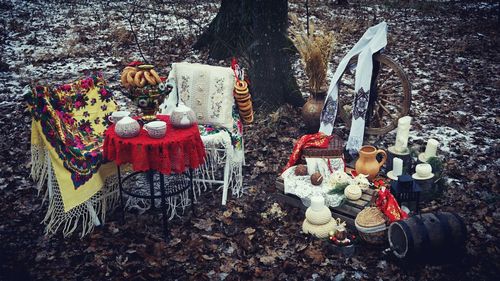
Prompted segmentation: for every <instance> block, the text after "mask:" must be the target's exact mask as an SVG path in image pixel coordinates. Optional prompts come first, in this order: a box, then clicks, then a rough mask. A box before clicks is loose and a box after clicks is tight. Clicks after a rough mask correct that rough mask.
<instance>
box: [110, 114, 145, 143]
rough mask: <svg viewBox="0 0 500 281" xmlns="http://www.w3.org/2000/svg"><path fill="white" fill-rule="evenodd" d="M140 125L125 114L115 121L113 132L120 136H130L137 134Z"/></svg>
mask: <svg viewBox="0 0 500 281" xmlns="http://www.w3.org/2000/svg"><path fill="white" fill-rule="evenodd" d="M140 130H141V125H139V122H137V121H136V120H134V119H133V118H132V117H129V116H125V117H123V118H122V119H121V120H120V121H118V122H117V123H116V126H115V133H116V134H117V135H118V136H120V137H122V138H132V137H135V136H137V135H138V134H139V132H140Z"/></svg>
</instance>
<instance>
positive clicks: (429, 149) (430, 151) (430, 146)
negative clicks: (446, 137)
mask: <svg viewBox="0 0 500 281" xmlns="http://www.w3.org/2000/svg"><path fill="white" fill-rule="evenodd" d="M438 145H439V142H438V141H437V140H435V139H429V140H428V141H427V146H426V147H425V154H424V155H425V159H429V158H431V157H435V156H436V153H437V148H438Z"/></svg>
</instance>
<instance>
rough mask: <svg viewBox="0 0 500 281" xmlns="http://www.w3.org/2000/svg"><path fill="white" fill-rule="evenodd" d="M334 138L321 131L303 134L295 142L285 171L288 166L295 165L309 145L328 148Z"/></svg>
mask: <svg viewBox="0 0 500 281" xmlns="http://www.w3.org/2000/svg"><path fill="white" fill-rule="evenodd" d="M332 138H333V136H327V135H325V134H324V133H321V132H319V133H316V134H311V135H303V136H302V137H300V139H299V140H298V141H297V143H295V145H294V147H293V151H292V155H290V159H289V160H288V163H287V164H286V166H285V169H284V170H283V171H286V170H287V169H288V168H290V167H291V166H293V165H295V163H297V161H299V159H300V156H301V154H302V149H304V148H308V147H317V148H327V147H328V144H329V143H330V140H331V139H332Z"/></svg>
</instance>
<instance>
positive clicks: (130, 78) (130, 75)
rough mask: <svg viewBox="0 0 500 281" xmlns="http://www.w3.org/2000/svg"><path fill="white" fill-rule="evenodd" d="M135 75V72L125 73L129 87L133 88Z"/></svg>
mask: <svg viewBox="0 0 500 281" xmlns="http://www.w3.org/2000/svg"><path fill="white" fill-rule="evenodd" d="M135 74H136V71H135V70H130V71H128V72H127V82H128V84H129V85H130V86H134V85H135V83H134V76H135Z"/></svg>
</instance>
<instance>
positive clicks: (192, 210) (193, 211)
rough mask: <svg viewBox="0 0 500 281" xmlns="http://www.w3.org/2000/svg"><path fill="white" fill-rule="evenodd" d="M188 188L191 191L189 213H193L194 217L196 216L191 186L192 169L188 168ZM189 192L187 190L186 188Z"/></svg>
mask: <svg viewBox="0 0 500 281" xmlns="http://www.w3.org/2000/svg"><path fill="white" fill-rule="evenodd" d="M189 189H191V192H190V193H189V194H190V196H189V199H190V200H191V213H192V214H193V216H194V217H196V218H197V217H198V216H197V214H196V212H195V210H194V209H195V208H194V186H193V169H189ZM188 192H189V190H188Z"/></svg>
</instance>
